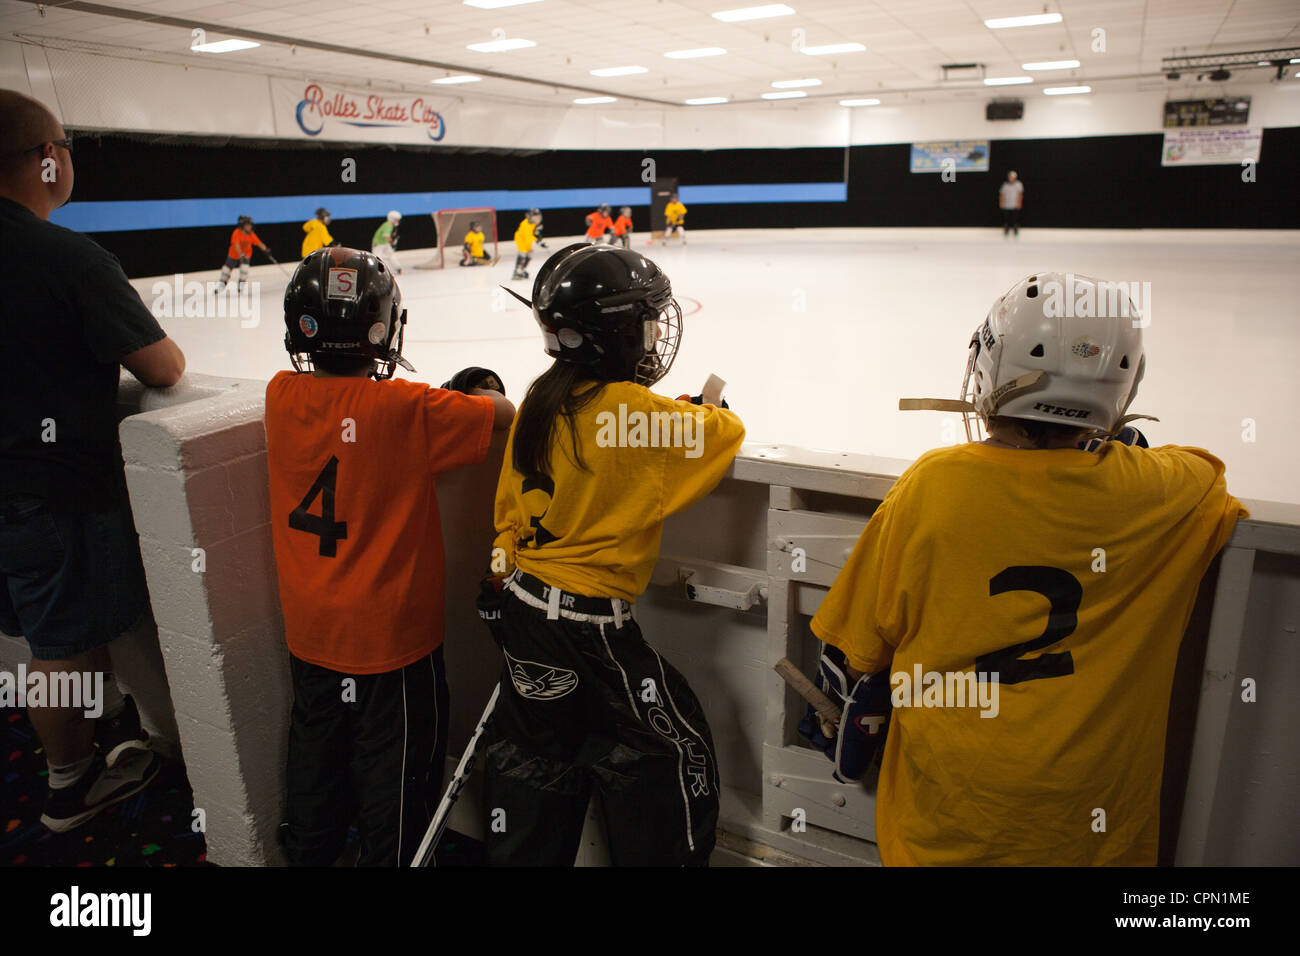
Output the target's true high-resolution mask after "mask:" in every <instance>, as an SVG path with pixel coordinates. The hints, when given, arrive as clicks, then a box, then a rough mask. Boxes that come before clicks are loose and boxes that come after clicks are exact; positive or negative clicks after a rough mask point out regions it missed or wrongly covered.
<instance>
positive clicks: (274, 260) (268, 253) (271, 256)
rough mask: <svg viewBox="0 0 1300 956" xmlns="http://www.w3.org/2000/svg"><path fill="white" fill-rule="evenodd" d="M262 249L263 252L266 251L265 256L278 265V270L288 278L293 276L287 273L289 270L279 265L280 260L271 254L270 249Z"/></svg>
mask: <svg viewBox="0 0 1300 956" xmlns="http://www.w3.org/2000/svg"><path fill="white" fill-rule="evenodd" d="M262 251H263V252H264V253H266V258H268V259H270V260H271V261H272V262H274V263H275V264H276V265H277V266H280V271H281V272H283V273H284V274H285V275H287V276H289V278H290V279H292V278H293V276H291V275H289V270H288V269H286V268H285V267H284V266H281V265H280V260H279V259H277V258H276V257H275V256H273V255H271V250H270V249H263V250H262Z"/></svg>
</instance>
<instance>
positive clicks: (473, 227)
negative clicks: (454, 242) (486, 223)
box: [460, 220, 495, 266]
mask: <svg viewBox="0 0 1300 956" xmlns="http://www.w3.org/2000/svg"><path fill="white" fill-rule="evenodd" d="M486 238H487V237H486V236H484V235H483V226H482V224H481V223H479V222H478V221H477V220H475V221H474V222H471V223H470V224H469V232H467V233H465V244H464V245H463V246H462V247H461V252H460V264H461V265H463V266H490V265H491V264H492V263H493V262H494V261H495V260H494V259H492V257H491V256H488V255H485V254H484V252H483V242H484V240H485V239H486Z"/></svg>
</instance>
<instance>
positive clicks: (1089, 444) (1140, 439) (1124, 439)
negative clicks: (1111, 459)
mask: <svg viewBox="0 0 1300 956" xmlns="http://www.w3.org/2000/svg"><path fill="white" fill-rule="evenodd" d="M1108 441H1117V442H1119V443H1120V444H1121V445H1137V447H1138V448H1150V447H1151V446H1150V445H1148V444H1147V436H1146V435H1143V434H1142V433H1141V432H1140V431H1138V430H1137V429H1136V428H1134V427H1133V426H1132V425H1125V426H1124V427H1123V428H1121V429H1120V430H1119V433H1118V434H1117V435H1115V437H1114V438H1089V439H1088V440H1087V441H1082V442H1079V447H1080V448H1082V449H1083V450H1084V451H1096V450H1097V449H1098V448H1100V447H1101V446H1102V445H1104V444H1105V443H1106V442H1108Z"/></svg>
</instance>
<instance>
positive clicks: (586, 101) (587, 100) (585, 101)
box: [573, 96, 618, 106]
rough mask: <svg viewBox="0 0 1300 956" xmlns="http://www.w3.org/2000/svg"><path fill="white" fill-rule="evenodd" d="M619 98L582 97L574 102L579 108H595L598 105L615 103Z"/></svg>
mask: <svg viewBox="0 0 1300 956" xmlns="http://www.w3.org/2000/svg"><path fill="white" fill-rule="evenodd" d="M617 100H618V97H615V96H582V97H579V98H578V99H576V100H574V101H573V102H574V103H576V104H577V105H578V106H595V105H596V104H597V103H614V102H617Z"/></svg>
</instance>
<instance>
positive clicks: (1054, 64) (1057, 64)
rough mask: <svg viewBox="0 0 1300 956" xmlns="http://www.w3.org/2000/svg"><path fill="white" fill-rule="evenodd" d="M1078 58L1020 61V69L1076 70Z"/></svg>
mask: <svg viewBox="0 0 1300 956" xmlns="http://www.w3.org/2000/svg"><path fill="white" fill-rule="evenodd" d="M1078 68H1079V61H1078V60H1043V61H1041V62H1039V63H1021V64H1020V69H1022V70H1030V71H1033V70H1077V69H1078Z"/></svg>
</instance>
